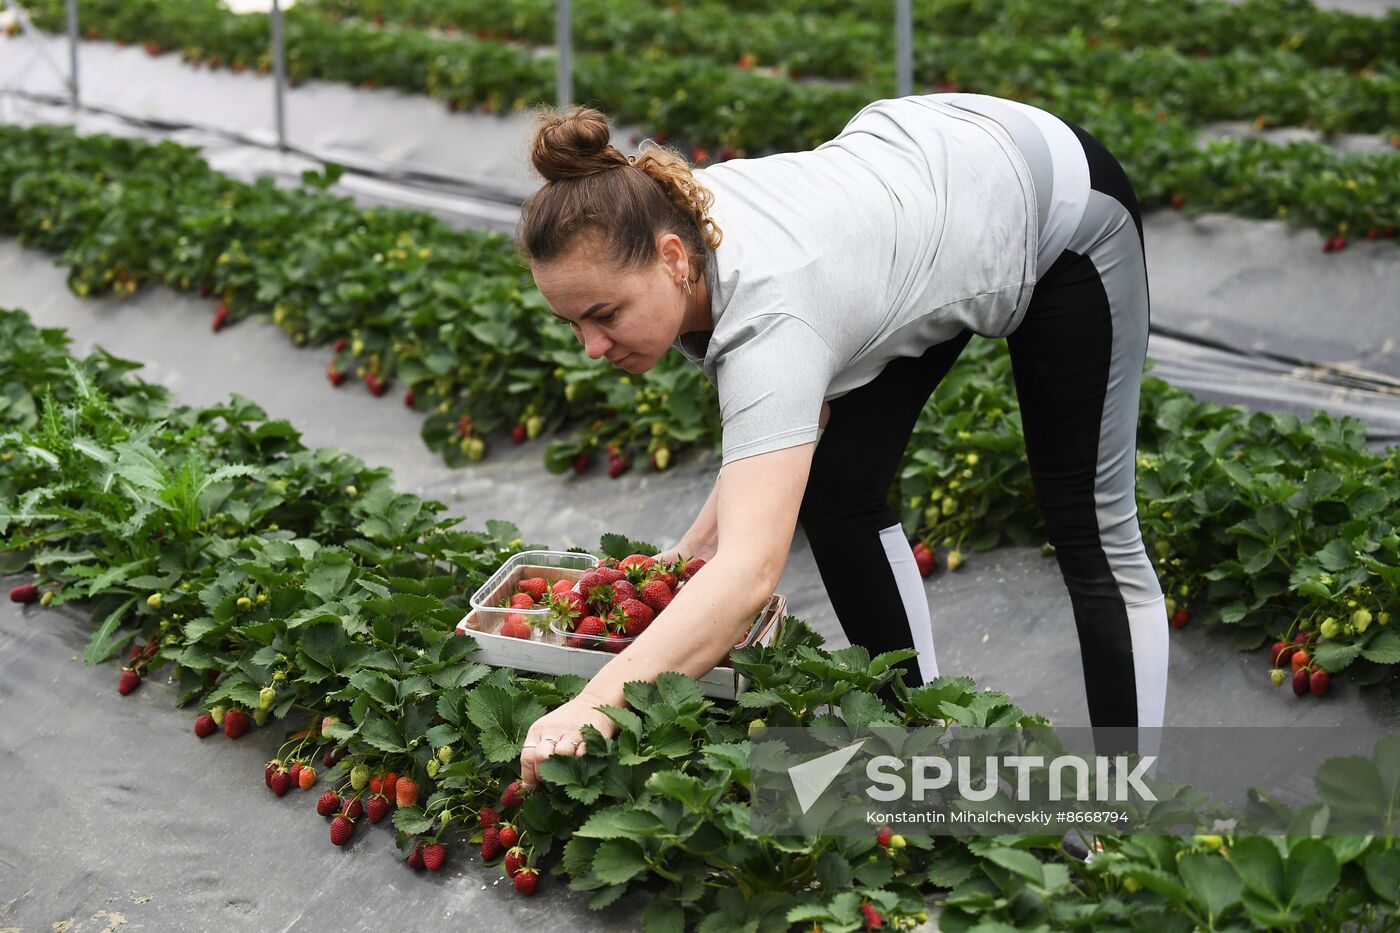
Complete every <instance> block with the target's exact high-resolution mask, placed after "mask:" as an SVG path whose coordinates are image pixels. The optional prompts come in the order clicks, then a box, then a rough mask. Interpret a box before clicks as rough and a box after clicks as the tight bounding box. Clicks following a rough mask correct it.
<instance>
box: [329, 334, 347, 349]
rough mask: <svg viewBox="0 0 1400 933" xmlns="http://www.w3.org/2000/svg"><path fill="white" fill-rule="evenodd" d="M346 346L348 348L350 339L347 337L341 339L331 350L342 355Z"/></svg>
mask: <svg viewBox="0 0 1400 933" xmlns="http://www.w3.org/2000/svg"><path fill="white" fill-rule="evenodd" d="M348 346H350V339H349V338H348V337H341V338H340V339H339V340H337V341H336V342H335V346H334V347H332V348H331V349H333V350H335V352H336V353H343V352H344V351H345V348H346V347H348Z"/></svg>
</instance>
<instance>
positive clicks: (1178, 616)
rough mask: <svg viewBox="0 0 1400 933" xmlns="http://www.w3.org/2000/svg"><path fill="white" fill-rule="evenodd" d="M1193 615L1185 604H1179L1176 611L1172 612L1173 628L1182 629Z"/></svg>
mask: <svg viewBox="0 0 1400 933" xmlns="http://www.w3.org/2000/svg"><path fill="white" fill-rule="evenodd" d="M1190 618H1191V615H1190V613H1188V612H1187V611H1186V607H1185V606H1178V607H1177V610H1176V612H1173V613H1172V628H1174V629H1178V630H1180V629H1182V628H1184V627H1185V626H1186V623H1187V622H1188V621H1190Z"/></svg>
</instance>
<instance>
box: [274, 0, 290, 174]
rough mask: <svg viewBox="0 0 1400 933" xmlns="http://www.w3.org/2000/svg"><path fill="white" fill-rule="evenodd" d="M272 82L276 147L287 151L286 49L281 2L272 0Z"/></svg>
mask: <svg viewBox="0 0 1400 933" xmlns="http://www.w3.org/2000/svg"><path fill="white" fill-rule="evenodd" d="M272 72H273V78H272V84H273V87H274V89H275V90H274V91H273V94H274V97H275V99H276V106H277V148H278V150H279V151H281V152H286V151H287V121H286V110H285V109H284V106H283V102H282V95H283V93H284V92H285V89H286V86H287V50H286V47H285V44H284V40H283V37H282V4H281V3H280V2H279V0H272Z"/></svg>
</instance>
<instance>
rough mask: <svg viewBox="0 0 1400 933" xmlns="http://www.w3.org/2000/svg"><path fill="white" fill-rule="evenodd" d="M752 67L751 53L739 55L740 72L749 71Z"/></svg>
mask: <svg viewBox="0 0 1400 933" xmlns="http://www.w3.org/2000/svg"><path fill="white" fill-rule="evenodd" d="M752 67H753V53H752V52H745V53H744V54H743V55H740V56H739V68H740V69H742V70H744V71H748V70H749V69H750V68H752Z"/></svg>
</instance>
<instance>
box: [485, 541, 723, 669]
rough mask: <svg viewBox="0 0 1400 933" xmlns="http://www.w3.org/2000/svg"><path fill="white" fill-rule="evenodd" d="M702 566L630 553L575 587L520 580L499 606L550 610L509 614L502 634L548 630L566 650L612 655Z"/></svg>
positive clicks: (517, 635)
mask: <svg viewBox="0 0 1400 933" xmlns="http://www.w3.org/2000/svg"><path fill="white" fill-rule="evenodd" d="M704 566H705V561H704V559H702V558H699V557H690V558H685V557H681V558H677V559H676V560H674V561H658V560H656V559H655V558H654V557H648V556H646V555H645V554H631V555H628V556H627V557H624V558H622V559H621V560H616V559H614V558H611V557H607V558H604V559H603V560H602V561H600V562H599V564H598V566H597V567H596V568H594V569H592V570H589V571H587V572H586V573H584V575H583V576H581V577H579V578H578V580H577V581H575V582H573V583H570V582H569V581H568V580H560V581H559V582H557V583H555V584H554V586H552V587H551V586H550V585H549V583H548V582H547V581H545V580H544V579H543V578H540V577H531V578H529V579H525V580H521V581H520V582H519V583H518V584H516V587H515V591H514V592H513V593H511V594H510V596H508V597H506V598H505V599H504V600H503V601H502V603H501V605H502V607H503V608H510V609H516V610H532V609H548V610H549V611H548V612H547V613H535V614H534V617H533V619H532V618H531V617H530V616H527V615H526V614H525V613H524V612H514V613H511V614H510V615H508V616H507V617H506V620H505V623H504V624H503V625H502V626H501V631H500V634H502V635H507V636H510V637H512V638H532V637H535V636H536V633H537V632H539V633H540V634H544V631H545V627H546V626H547V627H548V628H549V629H550V630H552V631H554V632H556V633H559V634H562V635H567V636H568V637H567V638H566V640H565V644H566V645H567V646H568V647H570V648H599V649H604V650H607V651H611V652H614V653H616V652H619V651H622V650H623V649H624V648H626V647H627V646H628V645H629V644H631V643H632V639H634V638H636V637H637V636H638V635H640V634H642V632H644V631H646V628H647V626H649V625H651V623H652V621H653V620H655V619H656V617H657V616H658V615H660V614H661V612H662V611H663V610H664V609H665V608H666V607H667V606H669V605H670V604H671V600H672V599H674V598H675V595H676V593H677V592H678V591H679V590H680V588H681V587H682V586H684V585H685V582H686V581H687V580H689V579H690V578H691V577H693V576H695V574H696V573H698V572H699V571H700V568H702V567H704ZM532 623H533V624H532ZM741 640H742V639H741Z"/></svg>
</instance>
